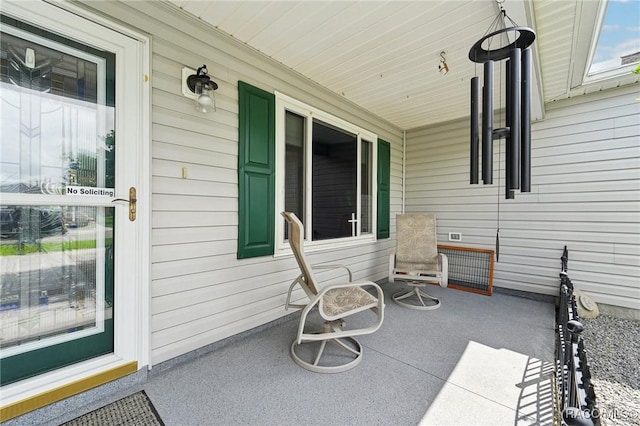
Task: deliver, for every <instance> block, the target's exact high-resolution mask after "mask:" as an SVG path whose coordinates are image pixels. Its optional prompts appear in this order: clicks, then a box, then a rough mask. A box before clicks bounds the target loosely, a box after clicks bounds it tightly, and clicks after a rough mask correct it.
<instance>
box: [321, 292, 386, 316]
mask: <svg viewBox="0 0 640 426" xmlns="http://www.w3.org/2000/svg"><path fill="white" fill-rule="evenodd" d="M377 303H378V299H376V298H375V297H374V296H372V295H371V294H370V293H369V292H367V291H366V290H363V289H362V288H360V287H339V288H334V289H331V290H329V291H327V292H326V293H325V294H324V296H323V297H322V304H323V306H322V311H323V313H324V314H325V315H326V316H328V317H338V316H340V315H342V314H343V313H346V312H349V313H351V312H350V311H356V310H358V308H361V309H367V308H371V307H375V306H376V304H377Z"/></svg>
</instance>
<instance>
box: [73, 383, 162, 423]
mask: <svg viewBox="0 0 640 426" xmlns="http://www.w3.org/2000/svg"><path fill="white" fill-rule="evenodd" d="M115 425H118V426H129V425H131V426H134V425H135V426H164V422H163V421H162V419H161V418H160V415H158V412H157V411H156V408H155V407H154V406H153V404H152V403H151V400H150V399H149V397H148V396H147V394H146V393H145V391H140V392H136V393H134V394H132V395H129V396H126V397H124V398H122V399H119V400H117V401H115V402H112V403H111V404H107V405H105V406H104V407H101V408H98V409H97V410H94V411H92V412H90V413H87V414H85V415H83V416H80V417H77V418H75V419H73V420H71V421H70V422H67V423H63V424H62V425H61V426H115Z"/></svg>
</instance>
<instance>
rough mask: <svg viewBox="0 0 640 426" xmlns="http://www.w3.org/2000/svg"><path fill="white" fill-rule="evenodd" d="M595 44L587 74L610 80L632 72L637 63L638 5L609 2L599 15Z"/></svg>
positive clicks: (639, 47) (639, 48)
mask: <svg viewBox="0 0 640 426" xmlns="http://www.w3.org/2000/svg"><path fill="white" fill-rule="evenodd" d="M600 16H601V18H600V26H599V27H598V30H599V31H598V36H597V44H596V45H595V46H594V47H592V55H591V62H590V64H589V70H588V72H587V75H588V76H589V77H594V78H606V77H613V76H616V75H619V74H623V73H627V72H629V71H630V70H633V69H635V68H636V67H637V66H638V63H639V61H640V38H639V37H638V3H637V2H636V1H622V0H609V1H607V2H603V6H602V9H601V12H600Z"/></svg>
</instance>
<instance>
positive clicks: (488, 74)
mask: <svg viewBox="0 0 640 426" xmlns="http://www.w3.org/2000/svg"><path fill="white" fill-rule="evenodd" d="M482 183H484V184H485V185H490V184H492V183H493V61H487V62H485V63H484V86H483V87H482Z"/></svg>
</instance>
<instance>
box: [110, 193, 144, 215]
mask: <svg viewBox="0 0 640 426" xmlns="http://www.w3.org/2000/svg"><path fill="white" fill-rule="evenodd" d="M116 201H124V202H127V203H129V220H130V221H131V222H133V221H134V220H136V202H137V201H138V199H137V198H136V188H135V186H132V187H131V188H129V199H128V200H127V199H124V198H116V199H115V200H111V202H112V203H115V202H116Z"/></svg>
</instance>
